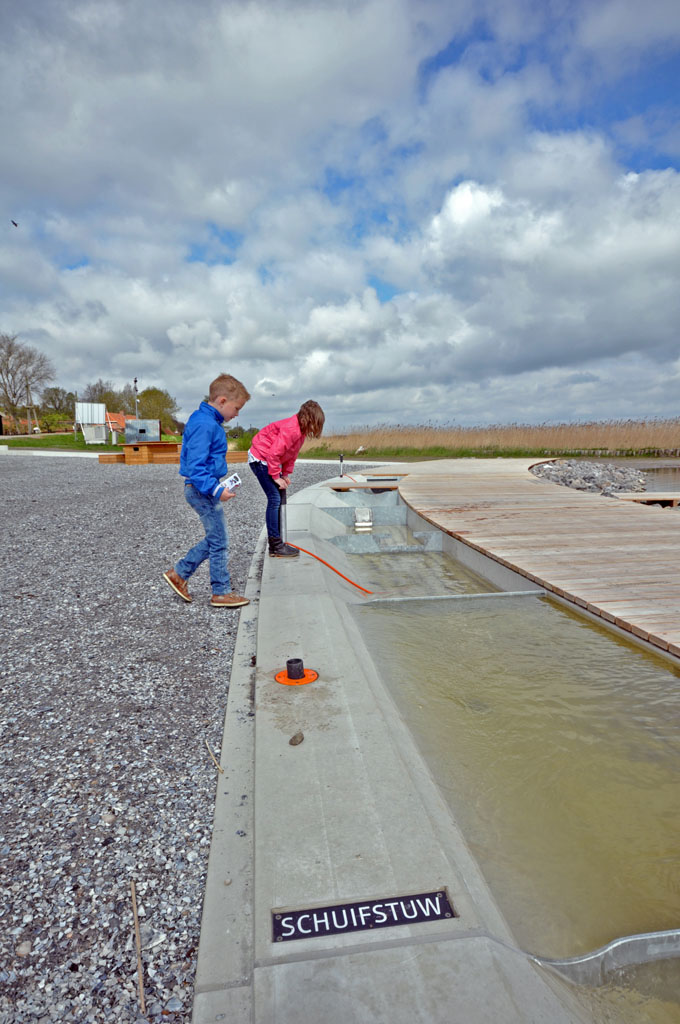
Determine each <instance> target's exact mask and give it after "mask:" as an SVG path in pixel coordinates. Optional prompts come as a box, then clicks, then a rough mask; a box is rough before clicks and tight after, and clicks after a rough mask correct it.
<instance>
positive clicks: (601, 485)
mask: <svg viewBox="0 0 680 1024" xmlns="http://www.w3.org/2000/svg"><path fill="white" fill-rule="evenodd" d="M531 472H532V473H534V474H535V475H536V476H540V477H543V479H544V480H550V481H552V483H554V484H562V485H563V486H564V487H574V488H575V489H576V490H577V491H599V492H600V493H601V494H605V495H612V494H616V492H617V491H644V489H645V476H644V473H641V472H640V470H639V469H631V468H630V467H628V466H615V465H614V464H613V463H611V462H581V461H579V460H578V459H564V460H559V461H557V462H543V463H541V464H540V465H538V466H533V467H532V469H531Z"/></svg>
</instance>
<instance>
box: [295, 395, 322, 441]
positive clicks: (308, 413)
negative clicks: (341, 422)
mask: <svg viewBox="0 0 680 1024" xmlns="http://www.w3.org/2000/svg"><path fill="white" fill-rule="evenodd" d="M297 418H298V423H299V424H300V430H301V431H302V433H303V434H304V435H305V437H321V433H322V431H323V425H324V423H325V420H326V417H325V416H324V414H323V409H322V408H321V406H320V405H319V403H318V402H313V401H311V400H310V401H309V402H305V403H304V405H301V406H300V408H299V409H298V413H297Z"/></svg>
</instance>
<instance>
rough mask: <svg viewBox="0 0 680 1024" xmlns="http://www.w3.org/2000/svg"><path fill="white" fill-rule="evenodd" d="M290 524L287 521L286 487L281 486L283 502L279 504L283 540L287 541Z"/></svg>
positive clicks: (280, 528)
mask: <svg viewBox="0 0 680 1024" xmlns="http://www.w3.org/2000/svg"><path fill="white" fill-rule="evenodd" d="M287 526H288V524H287V522H286V488H285V487H282V488H281V504H280V505H279V533H280V534H281V540H282V541H283V543H284V544H285V543H286V539H287V536H288V528H287Z"/></svg>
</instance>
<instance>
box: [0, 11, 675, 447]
mask: <svg viewBox="0 0 680 1024" xmlns="http://www.w3.org/2000/svg"><path fill="white" fill-rule="evenodd" d="M0 26H1V29H2V31H1V32H0V80H1V81H0V88H1V91H0V96H1V97H2V98H1V100H0V117H1V127H2V140H3V141H2V161H1V166H2V173H1V175H0V196H1V204H2V209H3V210H4V212H5V222H4V226H3V227H2V230H0V332H2V333H8V334H18V335H19V339H20V340H22V341H24V342H27V343H30V344H32V345H34V346H36V347H37V348H39V349H40V350H41V351H44V352H45V353H47V354H48V355H49V356H50V357H51V358H52V360H53V362H54V364H55V366H56V367H57V371H58V374H57V380H56V381H55V383H56V384H58V385H60V386H62V387H64V388H67V389H68V390H78V389H82V388H83V387H84V386H85V385H86V384H87V383H89V382H91V381H94V380H96V379H97V378H99V377H102V378H104V379H107V380H111V381H113V382H114V384H115V385H117V386H122V385H123V384H125V383H127V382H130V381H131V380H132V378H133V377H135V376H136V377H138V378H139V387H140V389H141V388H143V387H146V386H151V385H153V386H159V387H164V388H167V390H168V391H169V392H170V393H171V394H172V395H173V396H175V397H176V398H177V400H178V402H179V404H180V406H181V408H182V412H183V414H184V416H185V417H186V416H188V414H189V413H190V412H191V410H192V409H193V408H194V407H195V405H196V404H197V403H198V401H200V399H201V398H202V396H203V394H204V393H205V391H206V386H207V383H208V382H209V380H210V379H212V377H214V376H215V375H216V374H217V373H219V372H222V371H227V372H230V373H233V374H235V375H236V376H237V377H239V378H241V379H242V380H243V381H244V383H245V384H246V386H247V387H248V389H249V390H250V391H251V393H252V396H253V397H252V400H251V402H250V404H249V405H248V406H247V407H246V409H245V411H244V413H243V414H242V417H241V419H240V421H239V422H241V423H242V424H243V425H244V426H247V425H248V424H249V423H256V424H258V425H262V424H263V423H264V422H266V421H269V420H272V419H276V418H279V417H280V416H284V415H290V414H291V413H292V412H294V411H296V409H297V408H298V406H299V404H300V403H301V402H302V401H304V400H306V399H308V398H315V399H317V400H318V401H319V402H320V403H321V404H322V406H323V407H324V408H325V410H326V413H327V419H328V420H329V421H330V424H331V425H332V426H334V427H338V428H342V427H349V426H359V425H362V424H368V423H376V422H389V423H398V422H401V423H407V422H409V423H425V422H428V421H429V422H434V423H447V422H456V423H459V424H466V425H474V424H484V423H504V422H523V423H528V422H555V421H568V420H582V419H610V418H616V419H627V418H641V417H650V416H677V415H679V414H680V401H678V396H679V395H680V327H679V325H680V280H679V279H680V3H678V0H645V2H644V3H640V2H639V0H475V2H472V0H252V2H248V0H143V2H135V0H22V2H21V3H20V4H19V3H16V2H15V0H0ZM12 220H14V221H16V222H17V224H18V227H14V225H13V224H12V223H11V221H12Z"/></svg>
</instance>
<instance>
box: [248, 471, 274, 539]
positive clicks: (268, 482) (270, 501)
mask: <svg viewBox="0 0 680 1024" xmlns="http://www.w3.org/2000/svg"><path fill="white" fill-rule="evenodd" d="M250 468H251V469H252V471H253V473H254V474H255V476H256V477H257V479H258V480H259V481H260V487H261V488H262V490H263V491H264V493H265V494H266V495H267V515H266V517H265V522H266V524H267V535H268V536H269V537H280V536H281V519H280V511H281V488H280V487H279V486H278V485H277V484H275V483H274V481H273V479H272V477H270V475H269V470H268V469H267V464H266V463H265V462H251V463H250Z"/></svg>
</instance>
